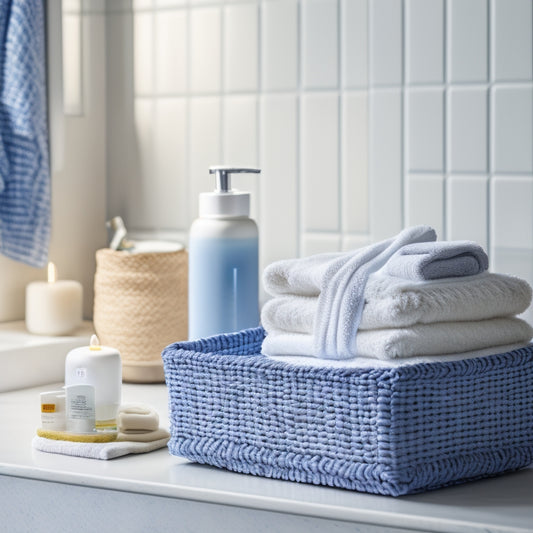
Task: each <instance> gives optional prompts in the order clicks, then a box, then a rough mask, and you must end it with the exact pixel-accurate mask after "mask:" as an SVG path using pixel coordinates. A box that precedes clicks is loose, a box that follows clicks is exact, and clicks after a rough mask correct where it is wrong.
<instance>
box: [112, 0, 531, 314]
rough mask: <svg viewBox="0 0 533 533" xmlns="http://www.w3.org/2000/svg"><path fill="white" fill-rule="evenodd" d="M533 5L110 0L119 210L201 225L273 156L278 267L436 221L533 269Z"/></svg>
mask: <svg viewBox="0 0 533 533" xmlns="http://www.w3.org/2000/svg"><path fill="white" fill-rule="evenodd" d="M532 5H533V4H532V2H531V0H468V1H466V0H239V1H235V0H189V1H186V0H153V1H148V0H146V1H144V2H143V1H141V0H139V1H138V2H135V3H134V6H133V9H132V7H131V5H130V3H129V2H113V3H110V2H108V3H107V4H106V8H107V17H106V18H107V46H108V52H107V56H108V64H107V69H108V70H107V76H108V80H109V81H110V83H109V85H108V88H107V100H108V112H109V116H108V119H107V131H108V156H107V157H108V165H107V170H108V182H109V183H108V193H109V202H108V206H109V207H108V209H109V216H112V215H115V214H121V215H122V216H123V217H124V218H125V220H126V223H127V224H128V225H129V226H130V227H131V228H132V230H138V231H145V230H162V229H164V230H169V231H174V232H177V233H181V234H183V235H186V233H187V230H188V228H189V226H190V223H191V221H192V219H193V218H194V217H195V216H196V213H197V201H198V194H199V192H200V191H204V190H210V189H211V188H212V180H211V179H210V177H209V175H208V173H207V168H208V166H209V165H212V164H217V163H227V164H239V165H240V164H245V165H258V166H259V167H261V168H262V170H263V171H262V174H261V175H260V177H255V176H254V177H249V176H243V177H239V178H238V179H237V180H235V183H236V184H237V185H238V186H239V187H240V188H246V189H248V190H251V191H252V192H253V195H254V201H253V207H252V210H253V214H254V216H255V217H256V218H257V219H258V223H259V228H260V232H261V263H262V265H263V266H264V265H265V264H266V263H268V262H270V261H273V260H275V259H280V258H283V257H295V256H299V255H306V254H310V253H315V252H319V251H331V250H346V249H350V248H354V247H359V246H363V245H365V244H367V243H369V242H373V241H376V240H378V239H383V238H387V237H390V236H391V235H394V234H395V233H397V232H398V231H400V230H401V229H402V228H403V227H405V226H406V225H408V224H415V223H429V224H432V225H433V226H434V227H435V228H436V229H437V231H438V234H439V237H440V238H446V239H472V240H475V241H477V242H479V243H480V244H482V245H483V246H484V247H485V248H486V249H487V250H488V251H489V254H490V257H491V268H493V269H500V268H501V269H504V270H505V271H508V272H511V273H513V272H514V273H516V274H518V275H522V276H523V277H526V278H527V279H528V280H529V281H530V282H533V215H532V213H533V72H532V70H533V52H532V50H533V36H532V35H533V31H532V26H533V24H532V22H533V8H532ZM531 315H532V317H531V318H532V319H533V312H532V313H531ZM528 316H529V315H528Z"/></svg>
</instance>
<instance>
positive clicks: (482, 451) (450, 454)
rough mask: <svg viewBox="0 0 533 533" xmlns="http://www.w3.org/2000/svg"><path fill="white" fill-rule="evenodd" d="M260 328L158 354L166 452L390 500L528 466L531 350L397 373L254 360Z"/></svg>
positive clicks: (531, 451)
mask: <svg viewBox="0 0 533 533" xmlns="http://www.w3.org/2000/svg"><path fill="white" fill-rule="evenodd" d="M263 337H264V331H263V330H262V329H261V328H257V329H251V330H245V331H242V332H239V333H235V334H231V335H220V336H217V337H211V338H208V339H203V340H199V341H195V342H183V343H176V344H172V345H170V346H168V347H167V348H166V349H165V350H164V351H163V354H162V356H163V362H164V366H165V376H166V381H167V385H168V389H169V403H170V420H171V435H172V437H171V440H170V442H169V445H168V446H169V450H170V452H171V453H172V454H174V455H179V456H182V457H186V458H188V459H190V460H192V461H195V462H198V463H205V464H210V465H214V466H217V467H221V468H227V469H229V470H233V471H236V472H244V473H249V474H255V475H259V476H266V477H272V478H278V479H285V480H291V481H300V482H305V483H314V484H320V485H329V486H332V487H342V488H346V489H355V490H358V491H364V492H372V493H378V494H388V495H392V496H398V495H402V494H409V493H414V492H421V491H424V490H429V489H435V488H438V487H443V486H445V485H450V484H454V483H460V482H464V481H467V480H472V479H478V478H482V477H487V476H493V475H496V474H499V473H503V472H509V471H512V470H516V469H518V468H522V467H524V466H526V465H528V464H530V463H531V462H533V348H532V347H525V348H521V349H517V350H513V351H511V352H508V353H502V354H498V355H491V356H487V357H479V358H475V359H467V360H463V361H454V362H447V363H429V364H417V365H412V366H402V367H397V368H376V369H361V368H331V367H330V368H323V367H316V366H315V367H312V366H297V365H294V364H289V363H285V362H278V361H273V360H271V359H269V358H267V357H265V356H263V355H261V354H260V350H261V343H262V340H263Z"/></svg>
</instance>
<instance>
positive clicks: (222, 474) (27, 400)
mask: <svg viewBox="0 0 533 533" xmlns="http://www.w3.org/2000/svg"><path fill="white" fill-rule="evenodd" d="M60 386H61V384H55V385H54V384H52V385H50V386H40V387H36V388H31V389H24V390H19V391H12V392H5V393H2V394H0V427H1V428H2V430H1V435H2V438H1V440H0V475H5V476H15V477H18V478H29V479H34V480H46V481H54V482H60V483H66V484H71V485H81V486H85V487H95V488H105V489H113V490H118V491H125V492H133V493H140V494H149V495H156V496H165V497H170V498H177V499H182V500H194V501H199V502H209V503H219V504H223V505H231V506H239V507H243V508H248V509H262V510H270V511H277V512H281V513H290V514H292V515H305V516H311V517H320V518H325V519H335V520H344V521H347V522H354V523H363V524H375V525H379V526H390V527H396V528H402V527H403V528H412V529H415V530H422V531H447V532H450V531H451V532H464V531H484V532H489V531H490V532H496V531H499V532H503V531H505V532H525V531H529V532H531V531H533V469H532V468H527V469H524V470H522V471H519V472H516V473H512V474H507V475H505V476H500V477H497V478H493V479H487V480H481V481H476V482H471V483H467V484H464V485H458V486H454V487H449V488H445V489H440V490H436V491H432V492H427V493H424V494H418V495H413V496H403V497H399V498H392V497H387V496H375V495H371V494H363V493H358V492H353V491H348V490H341V489H333V488H329V487H318V486H313V485H306V484H299V483H293V482H287V481H278V480H272V479H266V478H260V477H255V476H252V475H244V474H236V473H232V472H227V471H224V470H220V469H217V468H214V467H209V466H203V465H198V464H194V463H191V462H189V461H187V460H185V459H181V458H179V457H174V456H171V455H170V454H169V453H168V450H167V449H166V448H164V449H161V450H158V451H156V452H152V453H148V454H143V455H130V456H126V457H122V458H117V459H113V460H110V461H99V460H95V459H83V458H76V457H69V456H63V455H56V454H48V453H44V452H39V451H36V450H33V449H32V447H31V440H32V437H33V435H34V434H35V430H36V428H37V427H38V426H39V424H40V413H39V392H43V391H46V390H54V389H56V388H57V387H60ZM123 401H124V402H129V401H140V402H145V403H148V404H150V405H152V406H154V407H155V408H156V409H157V411H158V412H159V414H160V419H161V425H162V426H166V427H168V411H167V389H166V386H165V385H131V384H125V385H124V387H123Z"/></svg>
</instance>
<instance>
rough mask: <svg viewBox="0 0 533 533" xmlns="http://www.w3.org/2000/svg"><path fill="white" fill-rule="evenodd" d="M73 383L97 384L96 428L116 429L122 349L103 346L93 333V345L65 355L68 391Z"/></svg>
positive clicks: (95, 385) (95, 386) (99, 429)
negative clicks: (120, 350)
mask: <svg viewBox="0 0 533 533" xmlns="http://www.w3.org/2000/svg"><path fill="white" fill-rule="evenodd" d="M73 385H90V386H92V387H94V408H95V409H94V411H95V412H94V415H95V429H96V430H97V431H116V429H117V420H116V419H117V410H118V408H119V405H120V403H121V396H122V361H121V358H120V352H119V351H118V350H116V349H115V348H109V347H108V346H100V342H99V340H98V337H97V336H96V335H93V336H92V337H91V340H90V343H89V346H81V347H80V348H75V349H74V350H71V351H70V352H69V353H68V354H67V357H66V359H65V387H66V389H67V392H68V390H69V387H71V386H73ZM67 396H68V394H67ZM67 410H68V409H67ZM67 422H68V421H67ZM67 429H68V423H67Z"/></svg>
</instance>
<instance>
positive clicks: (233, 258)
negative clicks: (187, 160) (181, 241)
mask: <svg viewBox="0 0 533 533" xmlns="http://www.w3.org/2000/svg"><path fill="white" fill-rule="evenodd" d="M236 172H253V173H259V172H260V170H258V169H254V168H232V167H226V166H214V167H210V168H209V173H210V174H214V175H215V180H216V188H215V190H214V191H213V192H209V193H201V194H200V201H199V218H198V219H196V220H195V221H194V222H193V224H192V226H191V230H190V238H189V339H198V338H202V337H209V336H211V335H217V334H219V333H229V332H233V331H239V330H241V329H246V328H250V327H256V326H258V325H259V301H258V300H259V281H258V274H259V273H258V270H259V259H258V256H259V248H258V231H257V225H256V223H255V222H254V221H253V220H252V219H251V218H250V216H249V215H250V193H248V192H242V191H238V190H234V189H232V188H231V174H234V173H236Z"/></svg>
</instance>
